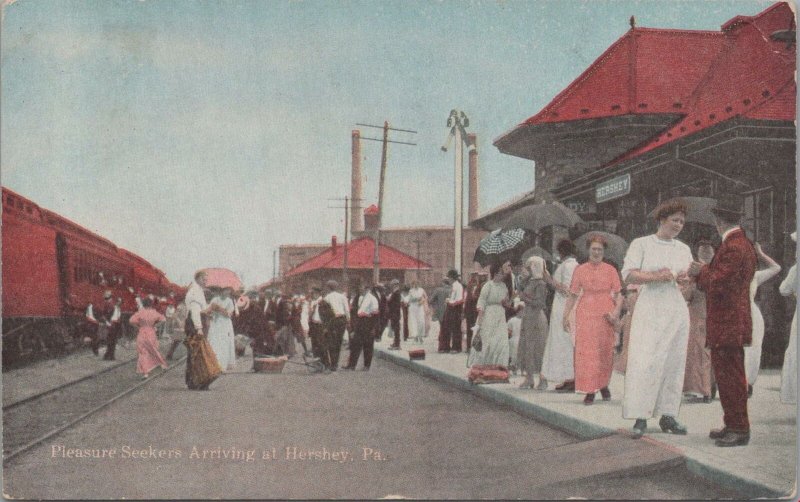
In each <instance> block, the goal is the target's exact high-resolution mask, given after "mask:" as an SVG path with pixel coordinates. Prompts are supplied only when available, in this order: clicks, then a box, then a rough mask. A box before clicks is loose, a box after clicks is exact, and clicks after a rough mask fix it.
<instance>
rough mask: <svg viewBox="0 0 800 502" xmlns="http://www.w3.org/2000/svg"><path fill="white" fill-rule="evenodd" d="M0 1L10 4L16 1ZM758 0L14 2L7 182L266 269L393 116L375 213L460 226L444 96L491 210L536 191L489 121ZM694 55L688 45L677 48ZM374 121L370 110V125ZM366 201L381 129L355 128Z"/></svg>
mask: <svg viewBox="0 0 800 502" xmlns="http://www.w3.org/2000/svg"><path fill="white" fill-rule="evenodd" d="M4 3H5V2H4ZM769 5H771V2H761V1H753V0H749V1H740V0H724V1H622V0H619V1H603V0H592V1H573V0H551V1H534V0H529V1H455V0H448V1H443V2H431V1H381V2H378V1H329V2H322V1H225V2H223V1H218V2H217V1H215V2H211V1H182V0H147V1H138V0H129V1H113V0H102V1H100V0H98V1H66V0H65V1H47V0H18V1H16V2H15V3H13V4H11V5H7V6H6V7H5V8H4V12H3V30H2V68H1V69H2V132H1V134H2V143H1V144H0V159H2V164H0V168H1V171H0V180H1V181H2V184H3V185H4V186H7V187H9V188H11V189H13V190H16V191H18V192H20V193H21V194H23V195H25V196H27V197H30V198H31V199H33V200H34V201H36V202H37V203H39V204H40V205H42V206H44V207H46V208H49V209H52V210H54V211H56V212H58V213H61V214H63V215H65V216H67V217H69V218H71V219H73V220H75V221H76V222H78V223H81V224H83V225H85V226H87V227H88V228H90V229H92V230H94V231H96V232H98V233H100V234H101V235H103V236H105V237H108V238H109V239H111V240H113V241H114V242H116V243H117V244H118V245H120V246H122V247H125V248H127V249H130V250H131V251H134V252H136V253H138V254H141V255H142V256H144V257H145V258H147V259H149V260H150V261H151V262H152V263H153V264H155V265H156V266H158V267H160V268H162V269H163V270H164V271H165V272H167V274H168V275H169V277H170V278H171V279H172V280H174V281H176V282H186V281H188V280H189V279H190V277H191V274H192V273H193V271H194V270H195V269H197V268H200V267H206V266H225V267H229V268H232V269H233V270H236V271H237V272H240V273H241V274H242V275H243V278H244V281H245V282H246V283H247V284H254V283H258V282H262V281H264V280H267V279H268V278H270V277H271V275H272V252H273V250H274V249H277V246H278V245H280V244H283V243H305V242H326V241H328V239H330V236H331V235H332V234H338V235H339V236H340V239H341V235H342V234H343V230H344V222H343V214H342V211H341V210H335V209H329V208H328V207H329V206H337V205H340V204H341V203H340V202H337V201H329V200H328V199H329V198H337V197H343V196H345V195H349V193H350V187H349V183H350V131H351V130H352V129H354V128H356V126H355V124H356V123H357V122H366V123H374V124H382V123H383V121H384V120H388V121H389V122H390V124H392V125H394V126H396V127H400V128H407V129H414V130H416V131H418V134H416V135H413V136H411V135H406V134H403V133H395V134H394V135H393V138H394V139H397V140H401V141H409V140H410V141H414V142H417V143H418V145H417V146H415V147H410V146H400V145H392V146H391V147H390V149H389V163H388V165H389V169H388V174H387V182H386V183H387V184H386V196H385V197H386V202H385V204H384V205H385V210H384V224H385V225H386V226H405V225H448V224H450V225H452V221H453V189H452V186H453V167H452V166H453V157H452V155H453V154H452V151H451V152H450V153H442V152H441V151H440V150H439V147H440V146H441V145H442V143H443V142H444V140H445V136H446V134H447V128H446V127H445V124H446V120H447V116H448V114H449V111H450V109H452V108H459V109H462V110H464V111H465V112H466V113H467V114H468V115H469V117H470V121H471V124H470V128H469V131H470V132H475V133H476V134H477V135H478V138H479V154H480V165H481V178H480V188H481V194H480V205H481V212H483V211H486V210H487V209H489V208H491V207H494V206H497V205H498V204H501V203H502V202H504V201H506V200H508V199H509V198H512V197H514V196H516V195H519V194H520V193H522V192H524V191H527V190H530V189H532V188H533V164H532V163H531V162H529V161H525V160H522V159H518V158H514V157H510V156H507V155H501V154H500V153H499V152H497V150H496V149H495V148H494V147H493V146H492V140H493V139H494V138H496V137H498V136H499V135H501V134H502V133H503V132H505V131H507V130H509V129H510V128H512V127H513V126H514V125H516V124H518V123H519V122H521V121H523V120H524V119H526V118H527V117H529V116H531V115H533V114H534V113H536V112H537V111H539V110H540V109H541V108H542V107H543V106H544V105H546V104H547V103H548V102H549V101H550V100H551V99H552V98H553V97H554V96H555V95H556V94H557V93H558V92H559V91H560V90H561V89H563V88H564V87H565V86H566V85H568V84H569V83H570V82H571V81H572V80H573V79H574V78H575V77H576V76H577V75H578V74H580V72H581V71H583V70H584V69H585V68H586V67H587V66H588V65H589V64H590V63H591V62H592V61H593V60H594V59H595V58H596V57H597V56H599V55H600V54H601V53H602V52H603V51H604V50H605V49H606V48H607V47H608V46H609V45H610V44H612V43H613V42H614V41H615V40H616V39H617V38H619V37H620V36H621V35H623V34H624V33H625V31H626V30H627V29H628V19H629V17H630V16H631V15H632V14H634V15H636V18H637V23H638V25H639V26H645V27H661V28H686V29H719V26H720V25H721V24H723V23H724V22H725V21H727V20H728V19H730V18H731V17H733V16H735V15H737V14H742V15H752V14H755V13H757V12H760V11H761V10H763V9H765V8H766V7H768V6H769ZM687 57H689V55H687ZM379 134H380V131H378V130H375V131H371V130H367V129H363V128H362V135H363V136H372V137H378V135H379ZM362 153H363V157H364V158H363V166H364V167H363V168H364V171H365V174H366V176H367V183H366V185H365V190H364V195H365V199H366V201H365V202H366V203H367V204H369V203H373V202H375V201H376V199H377V191H378V190H377V179H378V170H379V165H380V144H379V143H377V142H369V141H364V142H363V144H362Z"/></svg>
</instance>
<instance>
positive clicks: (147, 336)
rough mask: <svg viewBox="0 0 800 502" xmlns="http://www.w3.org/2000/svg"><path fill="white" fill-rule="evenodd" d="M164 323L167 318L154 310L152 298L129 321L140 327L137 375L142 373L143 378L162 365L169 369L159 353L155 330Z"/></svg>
mask: <svg viewBox="0 0 800 502" xmlns="http://www.w3.org/2000/svg"><path fill="white" fill-rule="evenodd" d="M164 321H166V318H165V317H164V316H163V315H162V314H160V313H159V312H158V311H157V310H156V309H154V308H153V301H152V300H151V299H150V298H145V299H143V300H142V309H141V310H139V311H137V312H136V313H135V314H133V316H131V320H130V321H129V322H130V323H131V324H132V325H134V326H138V327H139V333H138V334H137V335H136V352H138V353H139V360H138V362H137V364H136V373H140V374H141V375H142V378H147V377H148V376H150V371H151V370H152V369H153V368H155V367H156V366H159V365H160V366H161V367H162V368H164V369H167V362H166V361H165V360H164V357H163V356H162V355H161V352H159V351H158V340H156V330H155V325H156V324H158V323H159V322H164Z"/></svg>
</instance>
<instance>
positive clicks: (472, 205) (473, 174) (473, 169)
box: [467, 133, 478, 223]
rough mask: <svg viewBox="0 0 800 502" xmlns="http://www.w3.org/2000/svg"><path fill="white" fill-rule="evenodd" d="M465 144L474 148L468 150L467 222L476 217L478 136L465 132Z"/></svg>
mask: <svg viewBox="0 0 800 502" xmlns="http://www.w3.org/2000/svg"><path fill="white" fill-rule="evenodd" d="M467 144H468V145H473V146H474V148H471V149H470V150H469V209H468V210H467V222H469V223H472V221H473V220H476V219H477V218H478V137H477V136H476V135H475V134H473V133H469V134H467Z"/></svg>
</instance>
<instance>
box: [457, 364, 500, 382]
mask: <svg viewBox="0 0 800 502" xmlns="http://www.w3.org/2000/svg"><path fill="white" fill-rule="evenodd" d="M508 377H509V371H508V368H507V367H505V366H501V365H499V364H486V365H479V364H476V365H474V366H472V367H471V368H470V369H469V372H468V373H467V380H469V381H470V383H474V384H479V383H508Z"/></svg>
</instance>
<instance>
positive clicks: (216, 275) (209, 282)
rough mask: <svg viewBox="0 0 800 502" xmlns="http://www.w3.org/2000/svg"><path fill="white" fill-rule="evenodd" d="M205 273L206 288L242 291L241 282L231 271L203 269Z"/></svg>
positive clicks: (225, 269)
mask: <svg viewBox="0 0 800 502" xmlns="http://www.w3.org/2000/svg"><path fill="white" fill-rule="evenodd" d="M203 272H205V273H206V287H207V288H231V289H233V290H234V291H239V290H240V289H242V280H241V279H239V276H238V275H236V273H235V272H234V271H232V270H228V269H227V268H204V269H203Z"/></svg>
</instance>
